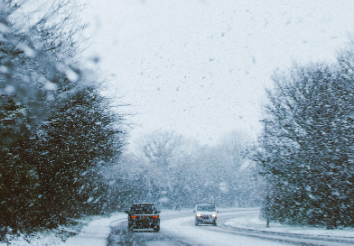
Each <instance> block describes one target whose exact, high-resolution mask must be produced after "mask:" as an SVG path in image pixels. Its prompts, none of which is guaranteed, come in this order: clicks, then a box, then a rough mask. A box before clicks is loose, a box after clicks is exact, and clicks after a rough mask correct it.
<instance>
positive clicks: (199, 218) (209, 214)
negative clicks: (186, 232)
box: [193, 204, 219, 226]
mask: <svg viewBox="0 0 354 246" xmlns="http://www.w3.org/2000/svg"><path fill="white" fill-rule="evenodd" d="M193 212H194V213H195V225H196V226H198V225H199V224H213V225H214V226H216V225H217V223H216V219H217V213H218V212H219V211H217V210H216V206H215V204H197V205H195V209H194V211H193Z"/></svg>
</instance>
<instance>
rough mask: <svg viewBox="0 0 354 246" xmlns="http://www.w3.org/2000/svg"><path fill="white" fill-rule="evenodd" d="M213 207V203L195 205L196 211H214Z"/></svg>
mask: <svg viewBox="0 0 354 246" xmlns="http://www.w3.org/2000/svg"><path fill="white" fill-rule="evenodd" d="M215 210H216V209H215V205H198V206H197V211H201V212H214V211H215Z"/></svg>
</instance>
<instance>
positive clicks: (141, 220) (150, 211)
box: [125, 203, 160, 232]
mask: <svg viewBox="0 0 354 246" xmlns="http://www.w3.org/2000/svg"><path fill="white" fill-rule="evenodd" d="M125 212H126V213H127V214H128V230H129V231H132V230H134V229H149V228H151V229H153V230H154V231H155V232H159V231H160V211H159V210H157V209H156V207H155V205H154V204H151V203H137V204H133V205H132V206H131V207H130V210H127V211H125Z"/></svg>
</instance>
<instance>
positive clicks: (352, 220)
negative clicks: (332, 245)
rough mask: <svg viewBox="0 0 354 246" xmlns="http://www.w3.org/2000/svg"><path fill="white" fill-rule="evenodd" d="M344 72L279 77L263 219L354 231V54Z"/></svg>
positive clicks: (265, 147) (312, 68) (343, 60)
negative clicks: (348, 227)
mask: <svg viewBox="0 0 354 246" xmlns="http://www.w3.org/2000/svg"><path fill="white" fill-rule="evenodd" d="M338 57H339V58H338V62H337V63H336V64H331V65H327V64H310V65H308V66H302V67H300V66H294V67H293V68H292V70H291V71H290V72H289V73H288V74H287V76H274V83H275V89H274V90H272V91H269V92H268V99H269V102H268V104H267V105H266V107H265V110H264V112H265V119H264V121H263V124H264V131H263V136H262V137H261V138H260V146H261V147H262V149H260V150H259V151H258V155H257V156H258V161H259V163H260V164H261V166H262V168H263V171H262V172H263V173H264V174H265V175H266V179H267V181H268V182H267V183H268V187H267V194H266V197H265V200H264V207H263V215H264V216H265V217H266V218H268V220H275V221H280V222H287V223H299V224H311V225H326V226H327V227H328V228H334V227H338V226H349V225H350V226H352V225H353V224H354V217H353V211H352V209H353V202H354V200H353V199H352V197H353V188H354V187H353V184H354V183H353V181H354V169H353V165H352V163H353V161H352V157H353V154H354V152H353V151H354V149H353V144H352V143H353V141H354V139H353V136H354V135H353V133H354V121H353V120H354V119H353V117H352V115H353V110H354V108H353V105H354V97H353V95H354V86H353V85H354V84H353V81H354V77H353V73H352V72H351V69H348V67H351V66H352V64H353V62H352V61H353V51H352V49H348V50H344V51H343V52H342V53H340V55H339V56H338Z"/></svg>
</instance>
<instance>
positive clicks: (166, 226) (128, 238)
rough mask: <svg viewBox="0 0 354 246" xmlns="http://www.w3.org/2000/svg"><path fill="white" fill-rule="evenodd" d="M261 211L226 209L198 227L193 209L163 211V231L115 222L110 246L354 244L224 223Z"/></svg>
mask: <svg viewBox="0 0 354 246" xmlns="http://www.w3.org/2000/svg"><path fill="white" fill-rule="evenodd" d="M250 213H251V214H258V213H259V209H225V210H221V211H220V213H219V214H218V226H216V227H215V226H213V225H201V226H195V224H194V213H193V212H192V210H191V211H179V212H177V211H176V212H166V213H164V212H162V213H161V216H160V219H161V230H160V232H158V233H156V232H153V231H152V230H135V231H134V232H128V230H127V220H126V219H124V220H119V221H114V222H113V223H112V224H111V234H110V236H109V238H108V246H113V245H127V246H138V245H139V246H140V245H144V246H153V245H154V246H172V245H175V246H212V245H217V246H260V245H262V246H268V245H272V246H287V245H314V246H315V245H316V246H317V245H321V246H322V245H323V246H337V245H338V246H348V245H354V240H353V239H348V238H340V237H328V236H327V237H319V236H315V235H299V234H291V233H275V232H264V231H256V230H245V229H241V228H235V227H230V226H226V225H225V224H224V223H225V222H226V221H227V220H230V219H232V218H235V217H239V216H245V215H247V214H250Z"/></svg>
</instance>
